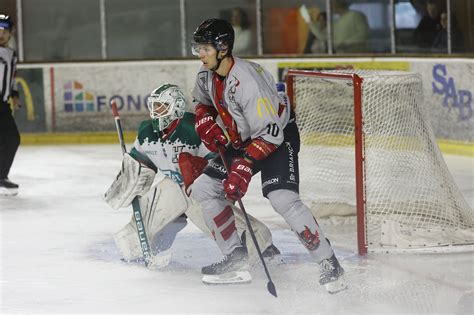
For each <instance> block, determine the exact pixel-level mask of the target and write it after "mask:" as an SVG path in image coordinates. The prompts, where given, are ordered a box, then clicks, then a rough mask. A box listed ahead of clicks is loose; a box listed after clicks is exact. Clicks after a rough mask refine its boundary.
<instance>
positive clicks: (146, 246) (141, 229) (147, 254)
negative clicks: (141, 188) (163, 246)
mask: <svg viewBox="0 0 474 315" xmlns="http://www.w3.org/2000/svg"><path fill="white" fill-rule="evenodd" d="M110 107H111V108H112V114H113V115H114V119H115V128H116V129H117V134H118V137H119V141H120V147H121V148H122V154H125V153H127V147H126V146H125V140H124V139H123V131H122V124H121V123H120V116H119V112H118V108H117V103H116V102H115V100H112V101H110ZM132 208H133V218H134V219H135V223H136V224H137V232H138V239H139V241H140V247H141V249H142V253H143V259H144V261H145V266H146V267H147V268H148V267H149V266H151V265H152V264H153V261H154V260H153V255H152V253H151V250H150V242H149V241H148V236H147V235H146V232H145V225H144V224H143V217H142V212H141V209H140V202H139V200H138V197H135V198H133V200H132Z"/></svg>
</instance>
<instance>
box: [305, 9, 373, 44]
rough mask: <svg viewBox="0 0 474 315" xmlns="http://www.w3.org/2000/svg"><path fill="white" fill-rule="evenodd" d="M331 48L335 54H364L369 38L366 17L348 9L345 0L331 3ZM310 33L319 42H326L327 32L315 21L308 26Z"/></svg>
mask: <svg viewBox="0 0 474 315" xmlns="http://www.w3.org/2000/svg"><path fill="white" fill-rule="evenodd" d="M333 11H334V15H333V48H334V51H335V52H336V53H347V52H365V51H367V39H368V36H369V23H368V22H367V17H366V16H365V15H364V14H363V13H361V12H359V11H354V10H350V9H349V2H348V1H347V0H334V1H333ZM309 28H310V30H311V32H312V33H313V34H314V35H315V36H316V38H318V39H319V40H321V41H327V32H326V30H324V29H322V27H321V25H319V24H318V22H317V21H312V22H311V23H310V24H309Z"/></svg>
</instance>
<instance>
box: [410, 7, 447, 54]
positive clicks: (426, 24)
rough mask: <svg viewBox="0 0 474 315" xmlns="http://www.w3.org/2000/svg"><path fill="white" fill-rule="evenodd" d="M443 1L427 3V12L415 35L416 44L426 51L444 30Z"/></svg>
mask: <svg viewBox="0 0 474 315" xmlns="http://www.w3.org/2000/svg"><path fill="white" fill-rule="evenodd" d="M441 1H442V0H428V1H426V12H425V15H424V16H423V18H422V19H421V21H420V23H419V24H418V26H417V28H416V29H415V33H414V40H415V44H416V45H417V46H418V47H420V48H422V49H424V50H429V49H431V46H432V45H433V42H434V40H435V38H436V36H437V34H438V33H439V32H440V31H441V30H442V28H443V27H442V25H441V18H440V17H441V12H442V10H443V8H442V2H441Z"/></svg>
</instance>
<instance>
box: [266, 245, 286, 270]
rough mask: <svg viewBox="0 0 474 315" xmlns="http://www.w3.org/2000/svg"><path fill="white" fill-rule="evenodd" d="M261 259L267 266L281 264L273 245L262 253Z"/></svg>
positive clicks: (278, 254)
mask: <svg viewBox="0 0 474 315" xmlns="http://www.w3.org/2000/svg"><path fill="white" fill-rule="evenodd" d="M262 256H263V259H264V260H265V262H266V263H267V264H270V265H280V264H282V263H283V259H282V258H281V253H280V250H279V249H278V248H277V247H276V246H275V245H273V244H272V245H270V246H268V247H267V248H266V249H265V250H264V251H263V253H262Z"/></svg>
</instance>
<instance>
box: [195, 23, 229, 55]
mask: <svg viewBox="0 0 474 315" xmlns="http://www.w3.org/2000/svg"><path fill="white" fill-rule="evenodd" d="M234 37H235V35H234V28H233V27H232V25H231V24H230V22H229V21H227V20H223V19H208V20H205V21H204V22H202V23H201V24H200V25H199V26H198V27H197V28H196V30H195V31H194V36H193V45H195V44H212V45H213V46H214V48H216V50H218V51H220V50H224V49H228V55H230V54H231V52H232V48H234Z"/></svg>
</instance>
